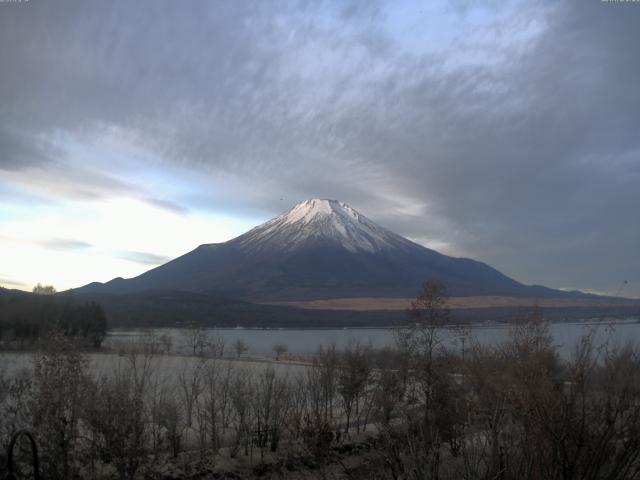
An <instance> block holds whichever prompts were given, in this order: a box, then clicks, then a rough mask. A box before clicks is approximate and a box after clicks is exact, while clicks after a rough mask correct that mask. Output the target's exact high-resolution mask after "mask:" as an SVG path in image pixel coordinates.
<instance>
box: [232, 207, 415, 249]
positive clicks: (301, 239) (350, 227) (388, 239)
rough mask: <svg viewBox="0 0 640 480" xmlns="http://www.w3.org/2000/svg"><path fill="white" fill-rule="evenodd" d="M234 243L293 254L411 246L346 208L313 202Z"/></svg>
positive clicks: (293, 209)
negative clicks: (317, 247)
mask: <svg viewBox="0 0 640 480" xmlns="http://www.w3.org/2000/svg"><path fill="white" fill-rule="evenodd" d="M237 241H238V242H239V243H240V244H241V245H242V246H243V247H245V248H258V249H261V250H262V249H265V248H269V249H278V250H292V249H296V248H300V247H303V246H305V245H308V244H309V243H314V244H318V243H321V244H325V245H332V246H336V245H340V246H342V247H343V248H345V249H347V250H349V251H352V252H355V251H366V252H376V251H380V250H385V249H390V248H397V247H400V246H403V245H404V246H406V245H407V244H411V242H409V241H408V240H406V239H405V238H402V237H400V236H399V235H396V234H395V233H393V232H391V231H389V230H387V229H385V228H383V227H381V226H379V225H377V224H376V223H374V222H372V221H371V220H369V219H368V218H366V217H365V216H364V215H361V214H360V213H358V212H357V211H356V210H354V209H353V208H351V207H350V206H349V205H347V204H346V203H343V202H339V201H337V200H329V199H320V198H313V199H310V200H306V201H304V202H301V203H299V204H297V205H296V206H294V207H293V208H292V209H291V210H289V211H288V212H285V213H284V214H282V215H280V216H278V217H276V218H274V219H273V220H270V221H268V222H267V223H264V224H262V225H260V226H258V227H256V228H254V229H253V230H251V231H249V232H247V233H246V234H245V235H242V236H241V237H238V239H237Z"/></svg>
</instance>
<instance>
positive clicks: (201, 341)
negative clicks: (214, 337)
mask: <svg viewBox="0 0 640 480" xmlns="http://www.w3.org/2000/svg"><path fill="white" fill-rule="evenodd" d="M182 335H183V337H184V339H185V343H186V344H187V346H188V347H189V348H190V349H191V352H192V354H193V356H194V357H195V356H196V355H200V356H201V355H203V354H204V351H205V349H206V347H207V344H208V340H209V339H208V335H207V331H206V329H205V328H204V327H203V326H202V325H201V324H199V323H196V322H190V323H188V324H187V325H186V326H185V327H184V329H183V330H182Z"/></svg>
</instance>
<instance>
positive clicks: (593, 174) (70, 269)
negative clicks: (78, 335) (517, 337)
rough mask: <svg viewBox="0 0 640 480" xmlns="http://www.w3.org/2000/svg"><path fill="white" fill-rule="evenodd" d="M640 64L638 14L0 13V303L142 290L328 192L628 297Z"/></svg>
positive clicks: (487, 6) (406, 226) (571, 4)
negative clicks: (10, 292) (205, 247)
mask: <svg viewBox="0 0 640 480" xmlns="http://www.w3.org/2000/svg"><path fill="white" fill-rule="evenodd" d="M639 46H640V3H637V2H636V3H632V2H629V3H615V2H602V1H600V0H576V1H563V2H557V1H549V2H544V1H529V2H520V1H487V2H484V3H483V2H475V1H462V0H456V1H450V2H444V1H443V2H438V1H434V0H428V1H424V2H402V1H395V0H394V1H390V2H380V3H378V2H375V1H373V0H364V1H362V2H358V1H354V2H349V1H337V2H321V1H316V0H313V1H299V2H286V1H274V2H268V1H263V0H259V1H256V2H248V1H247V2H242V1H235V0H234V1H222V0H219V1H202V2H198V1H191V0H190V1H186V2H177V1H175V0H174V1H167V2H162V1H156V0H154V1H135V2H131V1H121V2H118V1H108V2H98V1H77V2H68V1H55V2H52V1H42V0H40V1H39V0H29V1H24V0H23V1H22V2H0V285H3V286H5V287H9V288H22V289H30V288H31V287H32V286H33V284H34V283H36V282H45V283H51V284H53V285H55V286H56V287H57V288H58V289H66V288H69V287H75V286H79V285H82V284H85V283H88V282H90V281H94V280H99V281H106V280H109V279H111V278H113V277H116V276H124V277H129V276H133V275H136V274H139V273H141V272H143V271H145V270H147V269H149V268H151V267H153V266H155V265H158V264H160V263H163V262H165V261H166V260H168V259H170V258H173V257H176V256H178V255H180V254H182V253H185V252H187V251H189V250H191V249H193V248H195V247H196V246H197V245H199V244H201V243H210V242H219V241H224V240H227V239H229V238H232V237H234V236H236V235H238V234H240V233H243V232H244V231H245V230H247V229H249V228H251V227H252V226H254V225H256V224H258V223H261V222H263V221H265V220H267V219H269V218H271V217H273V216H275V215H277V214H279V213H281V212H282V211H283V210H286V209H288V208H290V207H291V206H292V205H294V204H295V203H297V202H299V201H302V200H304V199H307V198H311V197H323V198H337V199H339V200H342V201H345V202H347V203H348V204H350V205H351V206H352V207H354V208H355V209H357V210H358V211H360V212H361V213H363V214H364V215H366V216H368V217H369V218H371V219H372V220H374V221H377V222H378V223H380V224H382V225H383V226H386V227H388V228H390V229H392V230H394V231H396V232H397V233H399V234H401V235H404V236H406V237H408V238H410V239H412V240H414V241H417V242H419V243H421V244H423V245H425V246H428V247H431V248H435V249H437V250H439V251H441V252H443V253H446V254H449V255H454V256H468V257H472V258H474V259H477V260H481V261H485V262H487V263H489V264H491V265H492V266H494V267H496V268H498V269H499V270H501V271H502V272H504V273H505V274H507V275H509V276H512V277H514V278H516V279H518V280H520V281H523V282H525V283H537V284H544V285H547V286H551V287H556V288H579V289H583V290H589V291H598V292H607V293H619V294H623V295H627V296H640V212H639V211H638V210H639V207H640V52H639V50H638V49H639ZM624 280H627V281H628V284H627V285H624V286H623V282H624Z"/></svg>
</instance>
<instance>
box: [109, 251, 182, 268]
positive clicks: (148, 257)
mask: <svg viewBox="0 0 640 480" xmlns="http://www.w3.org/2000/svg"><path fill="white" fill-rule="evenodd" d="M116 256H117V257H118V258H122V259H123V260H129V261H131V262H135V263H140V264H143V265H154V266H155V265H162V264H163V263H167V262H168V261H169V260H171V258H169V257H164V256H162V255H156V254H154V253H149V252H135V251H123V252H117V254H116Z"/></svg>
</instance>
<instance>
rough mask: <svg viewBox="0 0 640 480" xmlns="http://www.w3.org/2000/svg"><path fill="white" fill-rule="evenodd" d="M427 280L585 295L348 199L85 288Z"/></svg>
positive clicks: (285, 295) (274, 297) (312, 205)
mask: <svg viewBox="0 0 640 480" xmlns="http://www.w3.org/2000/svg"><path fill="white" fill-rule="evenodd" d="M427 280H439V281H442V282H445V283H446V284H447V285H448V287H449V291H450V293H451V294H452V295H457V296H466V295H507V296H527V297H565V296H575V295H580V294H579V293H577V292H573V293H567V292H562V291H558V290H552V289H548V288H545V287H541V286H526V285H523V284H521V283H519V282H517V281H515V280H513V279H511V278H509V277H507V276H505V275H503V274H502V273H500V272H499V271H497V270H495V269H494V268H492V267H490V266H488V265H486V264H484V263H481V262H477V261H474V260H471V259H467V258H453V257H449V256H446V255H442V254H440V253H438V252H436V251H434V250H431V249H428V248H425V247H423V246H421V245H418V244H416V243H413V242H411V241H409V240H407V239H406V238H404V237H401V236H400V235H397V234H395V233H393V232H391V231H389V230H387V229H385V228H383V227H381V226H379V225H377V224H376V223H374V222H372V221H371V220H369V219H368V218H366V217H365V216H363V215H361V214H360V213H358V212H357V211H355V210H354V209H352V208H351V207H349V206H348V205H346V204H344V203H341V202H338V201H335V200H324V199H312V200H308V201H306V202H302V203H300V204H298V205H296V206H295V207H293V208H292V209H291V210H289V211H288V212H286V213H285V214H283V215H280V216H278V217H276V218H274V219H273V220H270V221H268V222H266V223H264V224H262V225H259V226H257V227H256V228H254V229H252V230H250V231H249V232H247V233H245V234H243V235H241V236H239V237H237V238H234V239H232V240H230V241H228V242H225V243H220V244H207V245H201V246H200V247H198V248H196V249H195V250H193V251H191V252H189V253H187V254H185V255H183V256H181V257H179V258H176V259H175V260H172V261H171V262H168V263H166V264H165V265H162V266H159V267H157V268H154V269H153V270H150V271H148V272H146V273H144V274H142V275H140V276H138V277H135V278H132V279H128V280H125V279H122V278H117V279H114V280H112V281H110V282H107V283H105V284H100V283H92V284H89V285H86V286H85V287H82V288H81V289H78V290H80V291H83V292H102V293H132V292H139V291H144V290H149V289H178V290H185V291H192V292H198V293H206V294H216V295H225V296H229V297H237V298H242V299H247V300H251V301H282V300H302V299H322V298H345V297H370V296H385V297H410V296H413V295H414V294H415V293H416V291H417V290H418V289H419V288H420V285H421V284H422V283H423V282H425V281H427Z"/></svg>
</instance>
